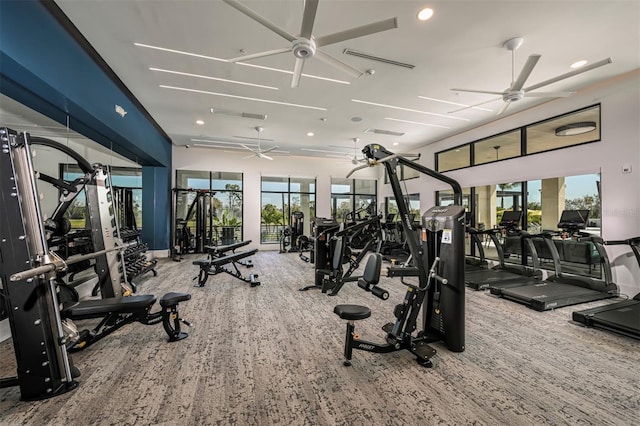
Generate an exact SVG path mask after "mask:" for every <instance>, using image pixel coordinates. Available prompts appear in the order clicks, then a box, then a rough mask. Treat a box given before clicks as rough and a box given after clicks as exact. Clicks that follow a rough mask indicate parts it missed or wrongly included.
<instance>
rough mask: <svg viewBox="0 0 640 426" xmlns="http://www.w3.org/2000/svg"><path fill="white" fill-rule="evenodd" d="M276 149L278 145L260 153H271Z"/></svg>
mask: <svg viewBox="0 0 640 426" xmlns="http://www.w3.org/2000/svg"><path fill="white" fill-rule="evenodd" d="M274 149H278V145H276V146H272V147H271V148H267V149H263V150H262V151H260V153H261V154H264V153H266V152H271V151H273V150H274Z"/></svg>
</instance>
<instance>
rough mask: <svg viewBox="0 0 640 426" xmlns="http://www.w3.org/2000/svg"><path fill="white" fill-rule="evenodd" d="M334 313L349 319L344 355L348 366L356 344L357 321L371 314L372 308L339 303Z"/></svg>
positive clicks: (345, 363)
mask: <svg viewBox="0 0 640 426" xmlns="http://www.w3.org/2000/svg"><path fill="white" fill-rule="evenodd" d="M333 313H335V314H336V315H338V316H339V317H340V318H342V319H344V320H347V332H346V335H345V340H344V357H345V361H344V362H343V364H344V365H345V366H346V367H348V366H350V365H351V353H352V351H353V346H354V340H355V339H354V334H355V332H354V330H355V321H357V320H363V319H365V318H369V317H370V316H371V309H369V308H367V307H366V306H360V305H337V306H336V307H335V308H333Z"/></svg>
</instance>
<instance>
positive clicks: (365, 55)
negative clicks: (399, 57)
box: [342, 49, 416, 70]
mask: <svg viewBox="0 0 640 426" xmlns="http://www.w3.org/2000/svg"><path fill="white" fill-rule="evenodd" d="M342 53H344V54H345V55H351V56H357V57H358V58H364V59H369V60H371V61H376V62H382V63H385V64H389V65H395V66H397V67H402V68H409V69H410V70H412V69H414V68H415V67H416V66H415V65H411V64H405V63H404V62H398V61H394V60H393V59H387V58H381V57H379V56H373V55H369V54H368V53H363V52H358V51H357V50H352V49H344V50H343V51H342Z"/></svg>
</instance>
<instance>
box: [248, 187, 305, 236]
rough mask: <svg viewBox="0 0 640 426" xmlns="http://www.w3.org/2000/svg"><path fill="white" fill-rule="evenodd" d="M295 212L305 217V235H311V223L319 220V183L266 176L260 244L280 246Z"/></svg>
mask: <svg viewBox="0 0 640 426" xmlns="http://www.w3.org/2000/svg"><path fill="white" fill-rule="evenodd" d="M295 212H301V213H302V214H303V223H304V227H303V233H304V235H311V221H312V220H313V219H315V216H316V180H315V179H314V178H286V177H266V176H263V177H262V183H261V214H260V218H261V227H260V243H261V244H278V243H279V241H280V236H281V235H282V231H283V230H284V228H285V227H287V226H290V225H291V215H292V214H293V213H295Z"/></svg>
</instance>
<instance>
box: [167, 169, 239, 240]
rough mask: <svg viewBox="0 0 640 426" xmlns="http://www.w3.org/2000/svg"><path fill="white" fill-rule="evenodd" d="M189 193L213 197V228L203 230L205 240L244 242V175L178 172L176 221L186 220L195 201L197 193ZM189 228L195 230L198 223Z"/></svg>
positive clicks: (190, 171) (211, 226)
mask: <svg viewBox="0 0 640 426" xmlns="http://www.w3.org/2000/svg"><path fill="white" fill-rule="evenodd" d="M189 190H205V191H210V192H211V193H212V194H213V197H212V204H213V206H212V209H211V219H212V220H211V222H210V223H211V225H209V224H207V228H208V229H206V230H203V232H205V233H206V235H207V237H206V238H205V240H207V241H212V242H215V241H220V242H221V241H222V240H223V239H224V240H225V241H227V240H235V241H241V240H242V236H243V227H242V214H243V186H242V173H239V172H238V173H236V172H208V171H196V170H176V191H177V197H176V201H175V204H176V205H175V206H174V208H175V210H176V211H175V216H174V217H175V218H184V217H185V216H186V214H187V213H188V211H189V208H190V206H191V203H193V200H194V199H195V198H196V193H194V192H191V191H189ZM192 216H193V215H192ZM192 221H195V218H193V219H192ZM187 225H188V226H190V227H192V228H191V229H195V222H194V223H187ZM209 228H210V229H209ZM223 234H224V238H223Z"/></svg>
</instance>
